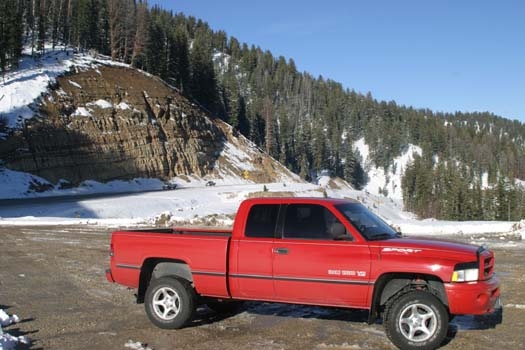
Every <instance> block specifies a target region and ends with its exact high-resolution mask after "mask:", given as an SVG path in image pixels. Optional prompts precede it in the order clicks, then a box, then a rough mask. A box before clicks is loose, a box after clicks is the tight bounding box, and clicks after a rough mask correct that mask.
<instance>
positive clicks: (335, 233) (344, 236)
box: [330, 222, 354, 241]
mask: <svg viewBox="0 0 525 350" xmlns="http://www.w3.org/2000/svg"><path fill="white" fill-rule="evenodd" d="M330 237H332V238H333V239H334V241H353V240H354V239H353V237H352V236H350V235H349V234H348V233H347V232H346V228H345V227H344V225H343V224H341V223H340V222H334V223H332V225H330Z"/></svg>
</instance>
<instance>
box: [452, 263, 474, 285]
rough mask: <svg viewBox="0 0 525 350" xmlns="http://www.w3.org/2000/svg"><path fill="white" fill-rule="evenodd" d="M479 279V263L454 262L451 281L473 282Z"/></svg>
mask: <svg viewBox="0 0 525 350" xmlns="http://www.w3.org/2000/svg"><path fill="white" fill-rule="evenodd" d="M478 279H479V263H478V262H477V261H471V262H468V263H460V264H456V266H455V267H454V273H453V274H452V278H451V279H450V280H451V281H452V282H473V281H477V280H478Z"/></svg>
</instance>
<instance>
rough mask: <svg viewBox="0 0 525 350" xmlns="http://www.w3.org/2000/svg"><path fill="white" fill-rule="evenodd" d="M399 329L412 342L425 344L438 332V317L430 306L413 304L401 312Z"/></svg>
mask: <svg viewBox="0 0 525 350" xmlns="http://www.w3.org/2000/svg"><path fill="white" fill-rule="evenodd" d="M398 325H399V329H400V331H401V333H402V334H403V336H404V337H405V338H406V339H408V340H409V341H412V342H423V341H426V340H428V339H430V338H431V337H432V336H433V335H434V333H435V332H436V329H437V325H438V320H437V315H436V313H435V312H434V310H432V309H431V308H430V307H429V306H428V305H425V304H412V305H409V306H407V307H406V308H404V309H403V311H402V312H401V316H400V317H399V322H398Z"/></svg>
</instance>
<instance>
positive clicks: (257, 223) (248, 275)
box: [229, 204, 280, 300]
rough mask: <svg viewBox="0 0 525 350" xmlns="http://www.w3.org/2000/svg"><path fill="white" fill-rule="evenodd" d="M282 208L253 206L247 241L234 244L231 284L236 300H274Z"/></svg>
mask: <svg viewBox="0 0 525 350" xmlns="http://www.w3.org/2000/svg"><path fill="white" fill-rule="evenodd" d="M279 208H280V205H279V204H256V205H253V206H252V207H251V208H250V211H249V213H248V217H247V219H246V227H245V232H244V237H242V239H237V240H233V241H232V243H231V253H230V257H231V259H230V274H229V280H230V292H231V295H232V296H233V297H237V298H244V299H255V300H273V299H274V294H275V293H274V284H273V276H272V274H273V271H272V270H273V267H272V259H273V253H272V248H273V244H274V241H275V228H276V225H277V217H278V215H279Z"/></svg>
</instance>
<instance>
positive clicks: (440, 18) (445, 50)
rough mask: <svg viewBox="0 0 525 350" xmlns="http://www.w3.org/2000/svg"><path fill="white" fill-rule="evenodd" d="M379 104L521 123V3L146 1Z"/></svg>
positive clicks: (524, 55)
mask: <svg viewBox="0 0 525 350" xmlns="http://www.w3.org/2000/svg"><path fill="white" fill-rule="evenodd" d="M149 4H150V5H153V4H160V5H161V7H163V8H165V9H170V10H173V11H174V12H183V13H184V14H186V15H192V16H195V17H197V18H200V19H202V20H203V21H205V22H208V24H209V25H210V27H211V28H212V29H213V30H224V31H226V33H227V34H228V35H229V36H234V37H236V38H237V39H238V40H239V41H240V42H241V43H242V42H246V43H247V44H249V45H252V44H254V45H255V46H259V47H261V49H263V50H269V51H271V52H272V54H273V55H274V56H275V57H278V56H284V57H286V58H287V59H288V58H293V60H294V61H295V64H296V66H297V69H298V70H299V71H306V72H309V73H311V74H312V75H314V76H315V77H317V76H319V75H322V76H323V77H324V78H329V79H332V80H335V81H338V82H340V83H342V84H343V86H344V87H345V88H349V89H354V90H356V91H358V92H361V93H367V92H368V91H370V92H371V93H372V95H373V96H374V97H375V98H376V99H379V100H386V101H390V100H394V101H396V102H397V103H398V104H400V105H407V106H413V107H416V108H430V109H432V110H434V111H445V112H454V111H469V112H472V111H489V112H492V113H494V114H496V115H499V116H502V117H505V118H508V119H517V120H520V121H522V122H525V20H524V18H525V1H521V0H500V1H487V0H478V1H472V0H463V1H457V0H456V1H453V0H444V1H424V0H412V1H408V0H396V1H393V0H390V1H389V0H382V1H379V0H368V1H363V0H361V1H353V0H332V1H330V0H326V1H320V0H316V1H310V0H302V1H296V0H281V1H275V0H265V1H257V2H254V1H246V0H243V1H241V0H223V1H211V0H209V1H204V0H175V1H158V0H157V1H153V0H150V1H149Z"/></svg>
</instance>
